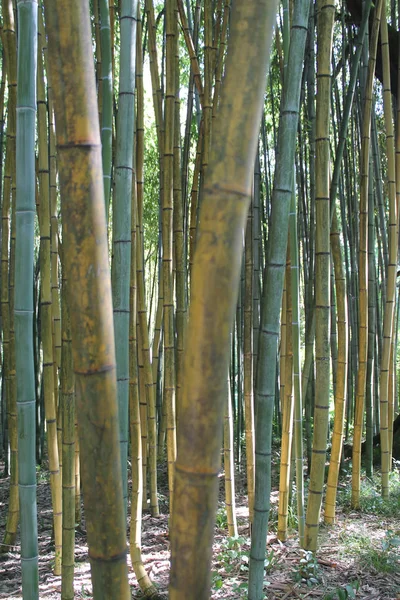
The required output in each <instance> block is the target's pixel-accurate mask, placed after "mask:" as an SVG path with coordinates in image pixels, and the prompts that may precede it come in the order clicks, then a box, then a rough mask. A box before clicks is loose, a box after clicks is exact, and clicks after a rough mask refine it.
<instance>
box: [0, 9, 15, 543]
mask: <svg viewBox="0 0 400 600" xmlns="http://www.w3.org/2000/svg"><path fill="white" fill-rule="evenodd" d="M2 17H3V33H2V40H3V47H4V55H5V62H6V69H7V79H8V104H7V151H6V162H5V170H4V186H3V199H2V240H1V315H2V319H1V321H2V330H3V373H4V379H5V392H6V403H7V404H6V407H7V421H8V432H9V445H10V494H9V501H8V513H7V522H6V529H5V534H4V544H3V545H2V546H1V549H0V551H1V552H3V551H8V550H9V546H13V545H14V544H15V539H16V536H17V528H18V521H19V499H18V432H17V388H16V380H15V335H14V312H13V304H14V298H13V287H14V260H15V253H14V250H13V248H14V243H13V236H14V238H15V231H13V230H15V217H14V216H13V217H12V221H11V214H10V213H15V129H16V104H17V49H16V35H15V24H14V12H13V9H12V6H11V5H10V3H9V2H8V1H6V0H3V2H2ZM10 221H11V224H10Z"/></svg>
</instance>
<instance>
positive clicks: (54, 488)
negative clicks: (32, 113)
mask: <svg viewBox="0 0 400 600" xmlns="http://www.w3.org/2000/svg"><path fill="white" fill-rule="evenodd" d="M37 89H38V109H37V110H38V134H39V135H38V149H39V157H38V166H39V193H40V207H39V229H40V273H41V286H40V310H41V315H40V323H41V339H42V351H43V387H44V405H45V416H46V424H47V447H48V453H49V469H50V486H51V497H52V505H53V520H54V541H55V563H54V574H55V575H61V549H62V489H61V473H60V464H59V452H61V445H59V440H58V437H57V407H56V405H57V402H56V401H57V396H55V394H54V389H55V383H54V375H55V373H54V352H53V327H52V325H53V323H52V305H51V304H52V294H51V244H50V241H51V236H50V187H49V159H48V141H47V131H48V127H47V109H46V100H45V88H44V73H43V62H42V54H41V52H40V46H39V55H38V88H37ZM58 425H59V426H61V423H58Z"/></svg>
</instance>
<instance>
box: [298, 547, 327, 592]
mask: <svg viewBox="0 0 400 600" xmlns="http://www.w3.org/2000/svg"><path fill="white" fill-rule="evenodd" d="M302 553H303V556H302V558H301V559H300V561H299V564H298V565H297V568H296V569H295V571H294V579H295V581H298V582H302V583H306V584H307V585H308V586H309V587H312V586H313V585H317V584H318V583H321V574H320V567H319V564H318V560H317V558H316V556H315V554H314V553H313V552H311V551H310V550H302Z"/></svg>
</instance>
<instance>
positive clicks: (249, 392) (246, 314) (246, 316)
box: [243, 206, 254, 524]
mask: <svg viewBox="0 0 400 600" xmlns="http://www.w3.org/2000/svg"><path fill="white" fill-rule="evenodd" d="M244 263H245V264H244V272H245V275H244V277H245V282H244V306H243V320H244V327H243V367H244V373H243V396H244V405H245V431H246V470H247V494H248V502H249V521H250V524H251V523H252V522H253V517H254V389H253V382H254V378H253V211H252V207H251V206H250V210H249V214H248V216H247V225H246V234H245V251H244Z"/></svg>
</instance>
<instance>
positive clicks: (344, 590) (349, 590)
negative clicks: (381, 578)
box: [324, 581, 360, 600]
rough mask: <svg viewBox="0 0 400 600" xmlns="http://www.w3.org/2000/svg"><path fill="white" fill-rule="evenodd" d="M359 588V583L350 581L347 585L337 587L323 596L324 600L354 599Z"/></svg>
mask: <svg viewBox="0 0 400 600" xmlns="http://www.w3.org/2000/svg"><path fill="white" fill-rule="evenodd" d="M359 587H360V582H359V581H352V582H351V583H348V584H347V585H344V586H342V587H337V588H336V590H334V591H333V592H331V593H329V594H327V595H326V596H324V600H336V599H337V600H347V599H348V598H355V597H356V593H357V590H358V588H359Z"/></svg>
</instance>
